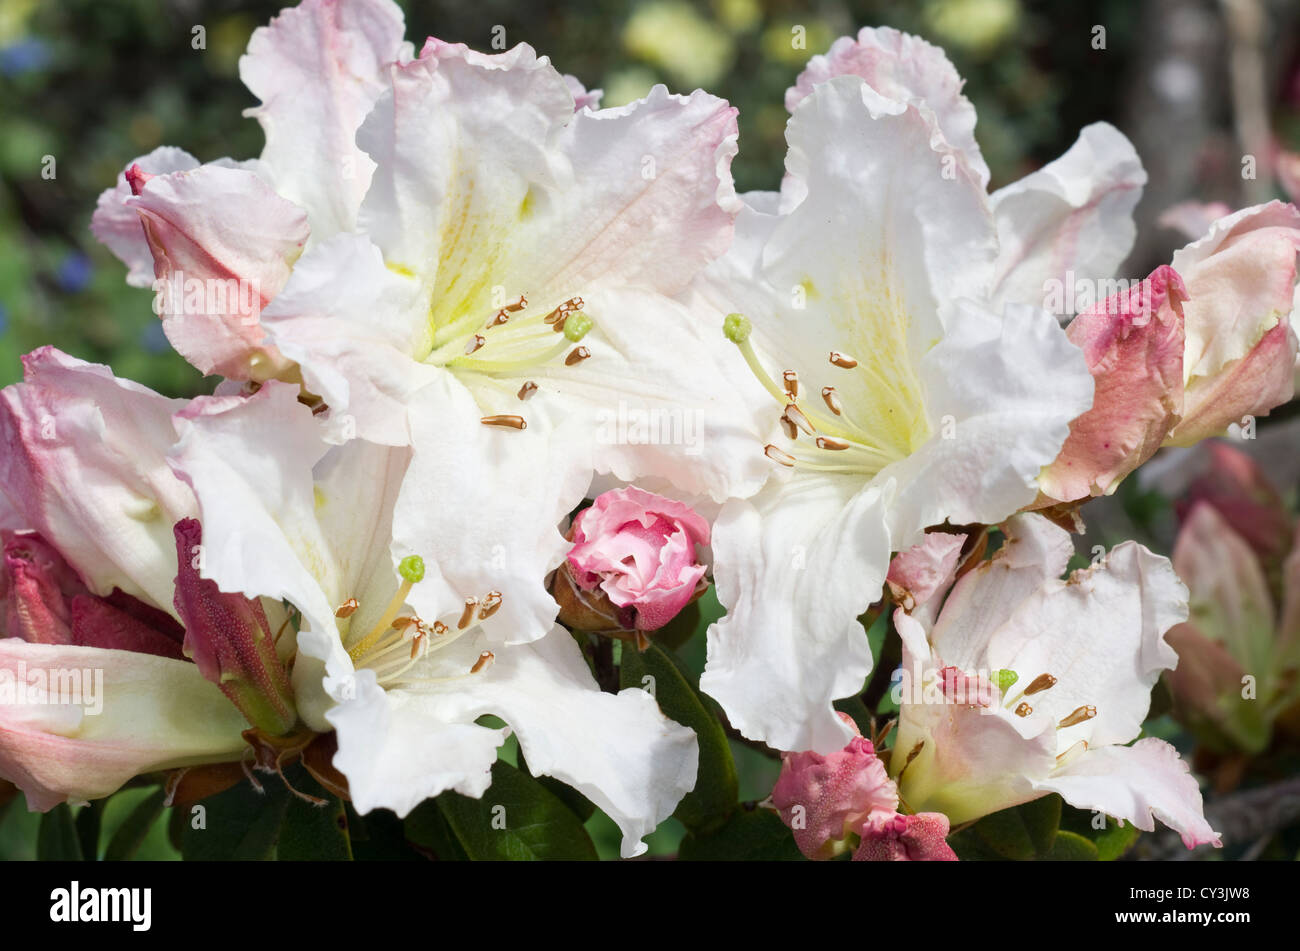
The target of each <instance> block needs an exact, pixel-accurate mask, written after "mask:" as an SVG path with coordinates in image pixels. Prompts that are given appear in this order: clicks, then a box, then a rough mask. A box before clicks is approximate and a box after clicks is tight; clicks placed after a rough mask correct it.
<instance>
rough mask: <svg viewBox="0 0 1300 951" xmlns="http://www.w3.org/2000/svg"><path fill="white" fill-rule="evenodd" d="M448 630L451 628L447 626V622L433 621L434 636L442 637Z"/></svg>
mask: <svg viewBox="0 0 1300 951" xmlns="http://www.w3.org/2000/svg"><path fill="white" fill-rule="evenodd" d="M448 630H449V628H448V627H447V625H446V624H443V623H442V622H441V621H434V622H433V636H434V637H442V635H444V634H446V633H447V631H448Z"/></svg>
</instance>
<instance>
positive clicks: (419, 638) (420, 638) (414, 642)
mask: <svg viewBox="0 0 1300 951" xmlns="http://www.w3.org/2000/svg"><path fill="white" fill-rule="evenodd" d="M423 643H424V634H423V633H420V634H416V635H415V637H414V638H412V639H411V660H415V658H416V657H417V656H419V653H420V646H421V645H422V644H423Z"/></svg>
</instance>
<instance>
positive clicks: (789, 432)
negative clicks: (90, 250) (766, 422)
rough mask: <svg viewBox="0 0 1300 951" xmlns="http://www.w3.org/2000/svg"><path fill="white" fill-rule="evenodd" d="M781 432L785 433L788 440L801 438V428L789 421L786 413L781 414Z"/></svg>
mask: <svg viewBox="0 0 1300 951" xmlns="http://www.w3.org/2000/svg"><path fill="white" fill-rule="evenodd" d="M781 431H782V432H784V433H785V438H786V439H798V438H799V427H798V426H796V425H795V424H794V423H793V422H792V421H791V420H790V419H788V418H787V417H786V415H785V414H784V413H782V414H781Z"/></svg>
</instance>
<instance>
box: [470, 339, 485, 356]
mask: <svg viewBox="0 0 1300 951" xmlns="http://www.w3.org/2000/svg"><path fill="white" fill-rule="evenodd" d="M485 343H487V340H486V339H485V338H484V337H483V335H482V334H475V335H474V336H472V337H470V338H469V341H468V342H467V343H466V344H465V356H469V355H470V354H471V353H473V352H474V351H475V350H478V349H479V348H481V347H482V346H483V344H485Z"/></svg>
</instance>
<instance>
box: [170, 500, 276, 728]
mask: <svg viewBox="0 0 1300 951" xmlns="http://www.w3.org/2000/svg"><path fill="white" fill-rule="evenodd" d="M173 533H174V534H175V536H176V560H177V564H178V573H177V575H176V597H175V601H176V614H177V616H178V617H180V619H181V622H182V623H183V624H184V625H185V655H186V656H187V657H190V658H192V659H193V661H194V663H195V664H197V665H198V668H199V673H201V674H203V676H204V677H205V678H206V679H207V680H209V681H211V682H212V683H214V684H216V685H217V686H218V687H220V688H221V692H222V693H224V694H225V695H226V696H227V697H229V698H230V701H231V703H233V704H234V705H235V706H237V707H238V708H239V710H240V712H241V713H243V714H244V716H245V717H247V718H248V722H249V723H251V724H253V726H255V727H259V728H261V729H262V730H264V731H266V732H267V733H268V734H270V735H272V736H278V735H280V734H282V733H287V732H289V730H290V728H291V727H292V726H293V724H294V722H295V721H296V720H297V719H298V714H297V711H296V710H295V709H294V704H293V691H292V689H291V688H290V687H289V678H288V677H287V676H286V674H285V672H284V667H283V666H282V665H281V663H280V658H279V656H278V655H277V654H276V646H275V638H274V637H273V636H272V634H271V626H270V624H269V623H268V622H267V619H266V611H265V610H264V609H263V608H262V603H261V601H259V600H257V599H256V598H250V597H246V596H245V595H243V594H241V593H239V592H231V593H227V592H223V591H222V590H221V589H220V588H218V587H217V584H216V582H214V581H212V580H211V579H208V578H204V577H201V576H200V573H199V568H200V566H201V564H202V563H203V560H204V552H203V530H202V527H201V526H200V525H199V521H198V519H194V518H185V519H181V520H180V521H179V522H177V523H176V525H175V526H174V527H173Z"/></svg>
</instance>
